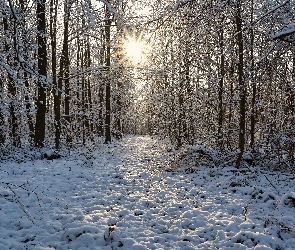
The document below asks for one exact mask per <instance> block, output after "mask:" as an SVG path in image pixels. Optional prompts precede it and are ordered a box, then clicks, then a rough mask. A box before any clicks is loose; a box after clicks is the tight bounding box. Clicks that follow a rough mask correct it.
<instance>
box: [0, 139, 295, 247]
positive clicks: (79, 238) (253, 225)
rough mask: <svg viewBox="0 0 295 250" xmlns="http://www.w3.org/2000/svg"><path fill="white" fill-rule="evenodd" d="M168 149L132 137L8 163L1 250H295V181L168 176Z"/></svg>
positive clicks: (0, 189) (279, 175) (207, 172)
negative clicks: (51, 157)
mask: <svg viewBox="0 0 295 250" xmlns="http://www.w3.org/2000/svg"><path fill="white" fill-rule="evenodd" d="M165 146H166V145H165V143H160V142H158V141H157V140H153V139H151V138H149V137H126V138H124V139H123V140H122V141H121V142H117V143H114V144H112V145H99V146H96V147H94V146H93V145H89V146H88V147H85V148H82V149H79V150H74V151H72V152H68V154H65V155H66V156H64V157H62V158H60V159H54V160H47V159H37V158H38V157H36V156H34V154H33V153H29V152H28V153H27V156H24V154H21V155H19V156H15V157H14V159H15V160H9V159H7V160H2V161H1V162H0V174H1V183H0V249H1V250H6V249H15V250H20V249H62V250H63V249H74V250H76V249H87V250H89V249H90V250H91V249H126V250H127V249H129V250H130V249H157V250H158V249H167V250H168V249H169V250H170V249H181V250H186V249H257V250H258V249H259V250H262V249H264V250H266V249H295V177H294V175H292V174H289V173H286V172H270V171H269V172H268V171H266V170H264V171H262V172H263V173H261V172H254V173H253V172H246V171H243V173H239V172H237V171H236V169H234V168H232V167H223V168H220V169H218V168H209V167H204V166H198V167H197V168H196V169H195V171H186V170H188V169H187V168H186V166H182V168H180V169H179V170H177V171H163V169H164V168H165V166H166V165H169V164H171V161H170V159H169V157H168V156H167V155H169V154H168V153H167V150H166V149H165ZM35 155H38V154H35ZM33 156H34V157H33ZM23 157H26V160H25V161H24V160H23ZM173 164H174V167H175V164H176V165H177V162H176V163H175V162H174V163H173ZM160 170H161V171H160ZM267 178H268V179H269V181H270V182H271V183H272V185H273V186H274V187H273V186H272V185H271V184H270V182H269V181H268V180H267Z"/></svg>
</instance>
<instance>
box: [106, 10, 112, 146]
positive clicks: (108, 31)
mask: <svg viewBox="0 0 295 250" xmlns="http://www.w3.org/2000/svg"><path fill="white" fill-rule="evenodd" d="M105 18H106V19H105V37H106V46H107V48H106V67H107V69H108V71H110V66H111V45H110V42H111V24H112V21H111V19H110V11H109V9H108V6H106V17H105ZM111 141H112V140H111V83H110V79H107V82H106V117H105V143H106V144H108V143H111Z"/></svg>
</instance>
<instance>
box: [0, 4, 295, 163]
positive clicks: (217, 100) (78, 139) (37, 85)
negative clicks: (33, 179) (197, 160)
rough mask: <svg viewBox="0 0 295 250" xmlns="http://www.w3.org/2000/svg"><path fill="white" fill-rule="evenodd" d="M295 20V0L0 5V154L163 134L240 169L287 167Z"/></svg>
mask: <svg viewBox="0 0 295 250" xmlns="http://www.w3.org/2000/svg"><path fill="white" fill-rule="evenodd" d="M294 12H295V9H294V1H254V0H251V1H247V2H245V1H241V0H235V1H230V0H216V1H202V0H200V1H198V0H179V1H169V0H167V1H124V0H117V1H116V0H113V1H107V0H101V1H91V0H64V1H58V0H50V1H46V0H39V1H30V0H18V1H13V0H8V1H1V59H0V70H1V71H0V72H1V81H0V91H1V92H0V94H1V102H0V144H1V148H2V149H3V150H4V151H5V149H6V150H7V149H8V151H9V150H10V149H9V148H10V147H44V145H47V146H50V147H55V148H56V149H59V148H61V147H63V146H66V147H75V146H78V145H85V143H86V142H87V141H89V140H90V141H91V140H94V138H95V137H104V138H105V143H111V141H112V138H116V139H120V138H121V137H122V136H123V135H126V134H141V135H156V136H159V137H161V138H169V140H170V141H171V143H172V144H173V145H174V148H176V149H178V148H181V147H182V146H185V145H206V146H208V147H210V148H212V149H213V148H214V149H216V150H219V151H220V152H223V153H224V154H225V155H227V156H229V157H230V158H232V159H235V160H234V161H235V162H233V164H235V165H236V166H237V167H239V166H240V165H241V161H242V160H243V159H244V158H247V159H248V160H250V161H251V162H253V161H255V158H257V159H259V160H261V159H264V160H265V159H267V160H271V161H277V162H278V164H279V165H283V166H284V167H287V168H292V165H293V162H294V150H295V147H294V145H295V144H294V142H295V141H294V93H295V92H294V86H293V85H294V79H295V47H294V39H295V36H294V34H295V30H294V29H295V28H294V27H295V23H294ZM243 155H244V156H245V157H244V156H243ZM243 157H244V158H243Z"/></svg>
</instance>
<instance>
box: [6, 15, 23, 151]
mask: <svg viewBox="0 0 295 250" xmlns="http://www.w3.org/2000/svg"><path fill="white" fill-rule="evenodd" d="M13 22H16V20H13ZM3 28H4V32H5V33H8V32H9V24H8V19H7V17H6V16H5V15H4V17H3ZM14 34H16V30H15V25H14ZM14 47H16V40H14ZM5 50H6V51H7V53H8V55H9V54H10V53H9V51H10V47H9V44H7V42H5ZM10 56H11V54H10ZM16 60H17V58H16V56H15V57H14V61H13V63H14V64H16ZM8 92H9V95H10V102H9V114H10V116H9V125H10V137H11V139H12V144H13V146H15V147H20V146H21V142H20V137H19V135H18V123H17V118H16V111H15V105H16V87H15V79H14V78H13V76H12V75H10V73H9V74H8Z"/></svg>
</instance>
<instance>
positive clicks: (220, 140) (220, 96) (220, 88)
mask: <svg viewBox="0 0 295 250" xmlns="http://www.w3.org/2000/svg"><path fill="white" fill-rule="evenodd" d="M223 21H224V17H222V18H221V22H220V23H221V27H220V36H219V48H220V54H221V55H220V76H219V77H220V80H219V86H218V102H219V103H218V112H219V113H218V137H217V138H218V145H219V148H220V149H222V147H223V135H222V126H223V82H224V67H225V65H224V63H225V62H224V61H225V58H224V41H223V38H224V30H223V29H224V28H223Z"/></svg>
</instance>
